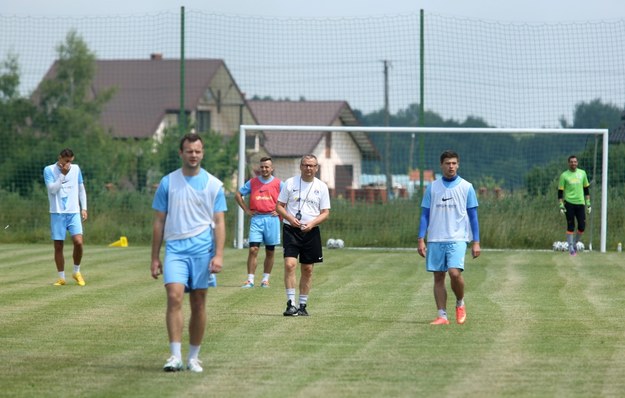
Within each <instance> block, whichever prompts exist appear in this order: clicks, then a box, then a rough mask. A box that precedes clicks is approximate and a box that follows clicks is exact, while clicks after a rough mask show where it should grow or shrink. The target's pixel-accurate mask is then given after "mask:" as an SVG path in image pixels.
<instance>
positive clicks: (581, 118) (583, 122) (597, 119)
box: [560, 98, 623, 131]
mask: <svg viewBox="0 0 625 398" xmlns="http://www.w3.org/2000/svg"><path fill="white" fill-rule="evenodd" d="M622 111H623V109H622V108H619V107H618V106H616V105H614V104H604V103H603V102H601V99H600V98H596V99H594V100H592V101H590V102H584V101H582V102H579V103H577V104H576V105H575V110H574V112H573V124H572V125H570V124H569V123H568V122H567V120H566V118H565V117H564V116H562V117H561V118H560V125H562V127H564V128H576V129H583V128H593V129H596V128H608V129H609V130H610V131H613V130H614V129H616V128H617V127H618V126H619V124H620V122H621V112H622Z"/></svg>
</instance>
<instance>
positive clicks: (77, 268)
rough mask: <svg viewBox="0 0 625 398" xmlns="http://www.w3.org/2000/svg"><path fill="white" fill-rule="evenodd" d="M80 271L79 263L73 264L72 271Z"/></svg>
mask: <svg viewBox="0 0 625 398" xmlns="http://www.w3.org/2000/svg"><path fill="white" fill-rule="evenodd" d="M78 272H80V264H78V265H76V264H74V273H78Z"/></svg>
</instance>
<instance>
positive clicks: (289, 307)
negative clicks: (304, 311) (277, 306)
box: [282, 300, 299, 316]
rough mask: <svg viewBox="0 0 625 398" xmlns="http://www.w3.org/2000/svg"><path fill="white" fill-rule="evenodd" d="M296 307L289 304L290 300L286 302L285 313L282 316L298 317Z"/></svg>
mask: <svg viewBox="0 0 625 398" xmlns="http://www.w3.org/2000/svg"><path fill="white" fill-rule="evenodd" d="M298 312H299V311H298V310H297V307H296V306H294V305H293V303H291V300H289V301H287V302H286V311H284V313H283V314H282V315H284V316H297V315H298Z"/></svg>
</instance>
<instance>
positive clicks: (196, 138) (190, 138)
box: [180, 133, 204, 151]
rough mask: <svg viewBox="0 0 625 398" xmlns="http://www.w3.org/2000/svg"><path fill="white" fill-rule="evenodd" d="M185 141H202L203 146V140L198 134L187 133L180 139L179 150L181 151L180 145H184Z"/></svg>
mask: <svg viewBox="0 0 625 398" xmlns="http://www.w3.org/2000/svg"><path fill="white" fill-rule="evenodd" d="M185 141H189V142H195V141H200V142H201V143H202V146H204V141H202V137H200V135H199V134H195V133H187V134H185V135H184V136H183V137H182V139H181V140H180V150H181V151H182V146H183V145H184V143H185Z"/></svg>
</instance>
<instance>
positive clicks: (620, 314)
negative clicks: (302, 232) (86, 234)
mask: <svg viewBox="0 0 625 398" xmlns="http://www.w3.org/2000/svg"><path fill="white" fill-rule="evenodd" d="M70 248H71V245H68V246H66V254H67V256H68V257H69V255H70ZM0 253H1V254H0V257H1V261H0V283H1V284H2V292H1V293H0V303H1V304H0V342H1V346H2V349H1V350H0V385H1V386H2V387H1V388H2V389H1V392H0V396H3V397H59V396H63V397H85V396H99V397H122V396H127V397H184V396H193V397H194V396H202V397H326V398H327V397H363V396H367V397H423V396H433V397H434V396H436V397H461V396H462V397H503V396H506V397H509V396H519V397H526V396H560V397H589V396H621V395H622V393H623V391H625V379H623V374H625V333H624V332H623V318H624V313H625V290H624V289H623V288H622V287H623V283H624V282H625V269H624V266H623V264H624V262H623V259H624V258H623V256H625V254H619V253H609V254H601V253H597V252H592V253H588V252H586V253H580V254H579V255H578V256H576V257H571V256H569V255H568V254H566V253H562V252H551V251H542V252H538V251H485V252H483V254H482V256H481V257H479V258H478V259H476V260H473V259H470V258H467V266H466V272H465V281H466V305H467V316H468V317H467V323H466V324H464V325H456V324H455V323H454V322H453V321H454V318H453V294H452V293H451V291H450V292H449V312H450V313H451V314H452V315H451V320H452V324H450V325H446V326H432V325H429V322H430V321H431V320H432V319H433V318H434V317H435V316H436V308H435V305H434V299H433V296H432V277H431V275H429V274H427V273H426V272H425V270H424V261H423V259H421V258H420V257H418V255H417V254H416V251H414V250H402V251H382V250H350V249H341V250H326V251H325V253H324V254H325V259H326V262H325V263H324V264H323V265H319V266H316V267H315V277H314V286H313V290H312V292H311V295H310V299H309V305H308V309H309V313H310V316H309V317H307V318H304V317H301V318H285V317H284V316H282V311H283V310H284V306H285V293H284V288H283V283H282V277H283V270H282V263H281V261H278V263H277V264H276V267H275V272H274V273H273V277H272V286H271V288H269V289H261V288H253V289H249V290H244V289H241V288H240V285H241V284H242V282H244V280H245V278H246V270H245V260H246V257H247V252H246V251H245V250H234V249H228V250H227V251H226V259H225V260H226V264H225V268H224V271H223V272H222V273H221V274H220V275H219V279H218V283H219V286H218V287H217V288H215V289H211V290H210V291H209V294H208V309H207V311H208V319H209V323H208V326H207V331H206V336H205V340H204V344H203V346H202V351H201V353H200V358H201V359H202V361H203V365H204V373H202V374H194V373H191V372H188V371H184V372H179V373H175V374H170V373H165V372H163V371H162V366H163V364H164V362H165V360H166V359H167V357H168V356H169V351H168V342H167V334H166V330H165V323H164V310H165V292H164V288H163V286H162V280H159V281H154V280H153V279H152V278H151V277H150V274H149V264H150V249H149V247H148V246H133V245H132V242H131V246H130V247H127V248H109V247H106V246H104V245H102V246H96V245H87V246H86V248H85V257H84V261H83V275H84V276H85V279H86V281H87V285H86V286H85V287H79V286H77V285H76V284H75V283H74V282H73V280H71V279H68V285H66V286H62V287H54V286H52V283H53V282H54V280H55V278H56V272H55V268H54V263H53V260H52V255H53V250H52V245H51V244H49V245H43V244H42V245H38V244H33V245H28V244H4V245H0ZM261 253H262V252H261ZM260 258H261V259H262V254H261V256H260ZM277 258H278V259H279V260H281V251H279V252H278V255H277ZM259 276H260V269H259V270H258V272H257V277H259ZM186 304H188V303H186V302H185V305H186ZM185 309H186V310H187V311H188V305H186V306H185ZM186 314H187V315H188V312H186ZM186 338H187V336H186V331H185V340H186ZM187 351H188V350H187V342H186V341H185V342H184V343H183V355H186V352H187Z"/></svg>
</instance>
